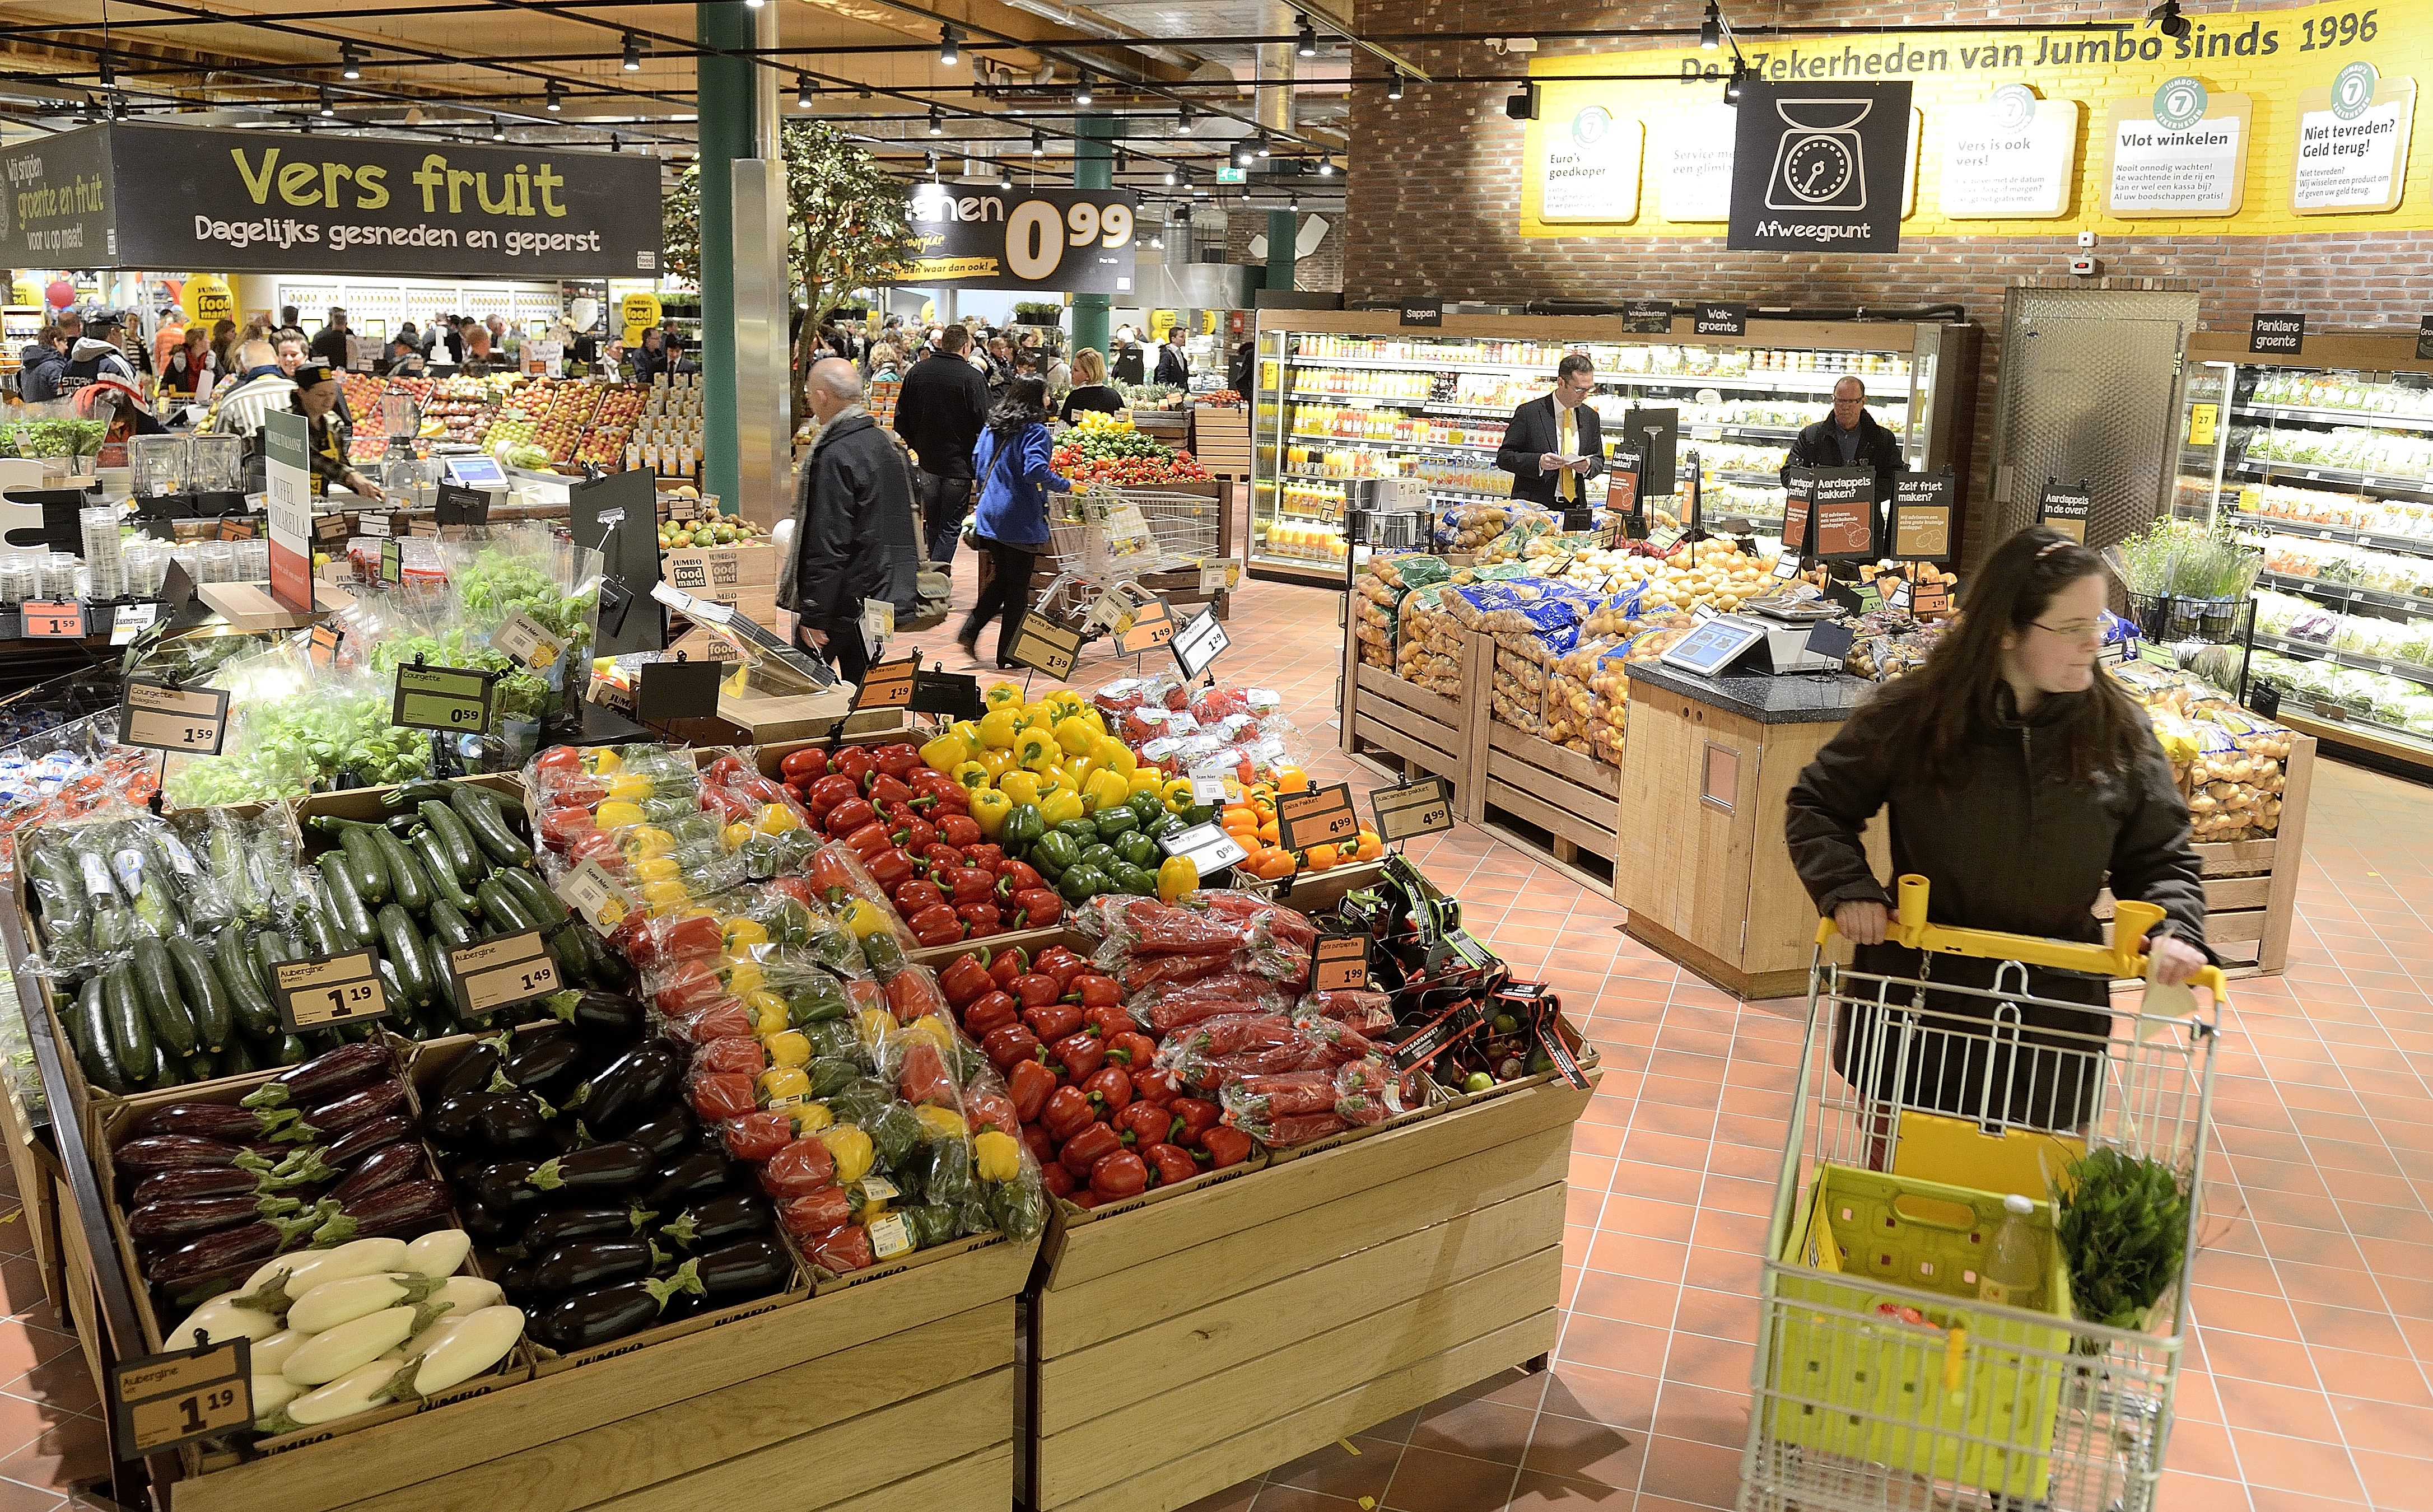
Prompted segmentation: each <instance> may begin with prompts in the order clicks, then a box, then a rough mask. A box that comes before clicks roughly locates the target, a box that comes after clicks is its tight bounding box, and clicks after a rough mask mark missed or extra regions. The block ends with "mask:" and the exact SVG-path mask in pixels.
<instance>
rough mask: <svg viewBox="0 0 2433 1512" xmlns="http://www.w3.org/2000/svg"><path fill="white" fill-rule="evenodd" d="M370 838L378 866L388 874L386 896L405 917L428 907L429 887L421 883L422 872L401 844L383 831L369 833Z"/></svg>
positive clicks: (429, 885) (429, 902) (402, 843)
mask: <svg viewBox="0 0 2433 1512" xmlns="http://www.w3.org/2000/svg"><path fill="white" fill-rule="evenodd" d="M370 835H371V838H372V844H373V845H374V846H375V847H376V848H377V849H378V850H379V851H380V858H381V865H382V866H383V867H385V868H386V869H387V871H388V883H389V895H390V896H391V897H392V898H394V899H396V900H397V902H398V903H400V904H401V905H403V906H404V909H405V911H406V912H408V913H420V912H421V911H422V910H423V909H427V908H429V907H431V884H430V883H429V882H427V881H425V880H424V879H423V875H422V868H421V867H420V866H418V865H417V864H416V863H415V859H414V856H413V854H412V853H411V852H409V851H408V850H407V849H406V848H405V842H404V841H400V840H399V839H398V838H397V837H396V836H395V835H392V834H390V833H389V832H388V831H387V830H385V829H375V830H372V831H370Z"/></svg>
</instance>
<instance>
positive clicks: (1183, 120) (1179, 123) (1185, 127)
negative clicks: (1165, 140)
mask: <svg viewBox="0 0 2433 1512" xmlns="http://www.w3.org/2000/svg"><path fill="white" fill-rule="evenodd" d="M1198 114H1199V111H1197V110H1193V109H1192V108H1191V107H1190V106H1188V105H1186V106H1184V107H1182V109H1181V110H1177V111H1175V112H1174V129H1175V130H1176V132H1177V133H1179V134H1181V135H1182V136H1186V137H1187V136H1189V135H1190V134H1191V118H1192V117H1193V116H1195V115H1198Z"/></svg>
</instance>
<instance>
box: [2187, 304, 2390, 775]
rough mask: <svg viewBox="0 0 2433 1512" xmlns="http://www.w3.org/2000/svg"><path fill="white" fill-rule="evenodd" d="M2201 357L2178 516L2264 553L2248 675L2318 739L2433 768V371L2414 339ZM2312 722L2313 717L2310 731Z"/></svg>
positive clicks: (2207, 349)
mask: <svg viewBox="0 0 2433 1512" xmlns="http://www.w3.org/2000/svg"><path fill="white" fill-rule="evenodd" d="M2251 346H2252V340H2251V331H2250V330H2249V328H2248V326H2247V324H2246V323H2245V322H2241V323H2239V324H2238V325H2237V327H2236V329H2225V330H2222V331H2203V332H2200V333H2198V334H2197V335H2196V336H2194V337H2192V338H2191V339H2190V341H2189V344H2188V359H2189V360H2188V370H2189V372H2190V374H2191V375H2192V376H2191V387H2192V390H2193V389H2194V387H2195V386H2196V385H2197V384H2198V383H2200V382H2202V384H2203V391H2204V399H2203V402H2204V403H2205V404H2206V405H2207V406H2209V408H2207V409H2205V410H2203V411H2199V410H2197V409H2196V408H2194V406H2193V405H2192V407H2191V412H2190V415H2189V421H2190V428H2189V430H2188V432H2187V433H2185V434H2184V435H2183V437H2182V443H2183V445H2182V453H2181V486H2180V501H2179V513H2181V514H2182V515H2184V516H2187V517H2190V518H2207V519H2212V520H2216V521H2219V522H2221V523H2222V524H2224V525H2225V526H2226V527H2227V528H2228V529H2230V530H2232V531H2234V532H2235V533H2236V534H2237V536H2238V538H2239V539H2241V540H2242V541H2246V542H2248V543H2250V544H2252V545H2254V546H2255V547H2256V548H2257V549H2259V550H2260V551H2261V552H2263V553H2264V562H2263V570H2262V571H2261V572H2259V573H2258V574H2257V576H2256V601H2257V607H2256V636H2255V644H2256V647H2257V649H2258V655H2257V657H2256V662H2255V666H2254V669H2253V671H2252V673H2251V676H2252V678H2254V679H2260V680H2261V681H2262V682H2264V683H2266V684H2269V685H2271V686H2272V687H2273V688H2275V689H2276V690H2277V691H2278V692H2280V693H2281V695H2282V705H2281V706H2282V709H2283V711H2284V712H2285V714H2286V715H2288V716H2289V717H2291V718H2292V719H2294V720H2296V721H2299V722H2301V727H2303V728H2304V729H2305V731H2306V732H2307V733H2310V734H2313V735H2315V736H2317V737H2318V738H2319V739H2326V740H2330V741H2333V742H2335V743H2338V744H2346V745H2349V746H2351V747H2353V748H2355V749H2357V750H2363V751H2371V752H2373V754H2374V755H2376V756H2381V757H2384V758H2385V759H2396V760H2403V761H2406V762H2408V763H2411V764H2414V765H2418V766H2421V767H2424V768H2425V769H2427V770H2428V771H2433V361H2427V360H2424V359H2421V358H2419V357H2418V356H2417V340H2416V332H2415V331H2412V330H2411V331H2406V332H2392V333H2389V334H2371V335H2369V334H2352V333H2342V332H2336V331H2307V332H2305V336H2304V339H2303V343H2302V346H2301V349H2300V351H2299V352H2297V353H2296V354H2293V355H2289V356H2275V357H2261V356H2258V355H2256V354H2255V353H2254V352H2253V351H2252V350H2251ZM2309 710H2312V711H2313V712H2314V715H2315V716H2316V717H2315V718H2314V719H2312V720H2309V717H2308V715H2309Z"/></svg>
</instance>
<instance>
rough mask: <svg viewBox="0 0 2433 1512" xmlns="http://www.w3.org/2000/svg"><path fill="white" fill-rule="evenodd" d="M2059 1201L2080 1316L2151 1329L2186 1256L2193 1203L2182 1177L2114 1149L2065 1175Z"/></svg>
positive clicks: (2057, 1222) (2055, 1199)
mask: <svg viewBox="0 0 2433 1512" xmlns="http://www.w3.org/2000/svg"><path fill="white" fill-rule="evenodd" d="M2052 1203H2053V1228H2054V1232H2055V1233H2056V1234H2058V1235H2059V1237H2060V1239H2061V1247H2062V1251H2063V1253H2064V1254H2066V1255H2067V1256H2068V1257H2069V1286H2070V1299H2071V1300H2072V1302H2073V1303H2074V1304H2075V1305H2076V1308H2077V1312H2078V1316H2079V1317H2080V1318H2081V1319H2082V1320H2084V1321H2085V1322H2089V1323H2101V1324H2103V1325H2104V1326H2106V1327H2108V1328H2131V1329H2134V1328H2139V1327H2142V1326H2144V1323H2145V1314H2146V1310H2147V1309H2148V1308H2150V1307H2152V1306H2153V1305H2154V1302H2155V1300H2156V1299H2157V1298H2159V1297H2161V1296H2162V1295H2163V1291H2164V1288H2166V1287H2168V1286H2169V1285H2170V1284H2171V1283H2173V1282H2175V1281H2177V1280H2178V1279H2179V1277H2180V1271H2181V1268H2182V1266H2183V1265H2184V1264H2185V1263H2186V1259H2187V1237H2188V1198H2187V1194H2186V1192H2185V1191H2183V1190H2182V1189H2181V1186H2180V1179H2179V1175H2178V1173H2177V1172H2175V1171H2173V1170H2172V1169H2171V1167H2170V1166H2169V1165H2166V1164H2163V1163H2162V1162H2160V1161H2157V1160H2152V1159H2150V1158H2148V1157H2146V1156H2143V1155H2130V1154H2126V1153H2124V1152H2122V1151H2120V1150H2118V1149H2115V1148H2112V1147H2108V1146H2107V1147H2101V1148H2097V1149H2093V1150H2089V1151H2088V1152H2087V1153H2086V1155H2085V1156H2084V1158H2082V1159H2080V1160H2077V1161H2073V1162H2072V1163H2071V1164H2070V1165H2069V1167H2068V1168H2067V1170H2065V1171H2063V1172H2062V1177H2061V1180H2060V1181H2055V1182H2053V1183H2052Z"/></svg>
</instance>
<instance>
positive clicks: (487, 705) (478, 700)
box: [389, 663, 499, 735]
mask: <svg viewBox="0 0 2433 1512" xmlns="http://www.w3.org/2000/svg"><path fill="white" fill-rule="evenodd" d="M498 680H499V674H498V673H497V672H492V671H478V670H476V669H474V668H470V667H416V666H413V665H411V664H408V663H400V664H399V666H398V669H397V702H396V705H395V706H394V707H393V708H391V709H390V711H389V722H390V723H392V724H395V725H398V726H400V728H403V729H413V730H442V731H446V732H447V733H449V734H451V735H485V734H487V733H488V732H489V728H490V720H491V717H492V715H493V713H494V712H495V710H494V705H493V704H492V698H493V695H494V693H495V691H496V688H497V685H498Z"/></svg>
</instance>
